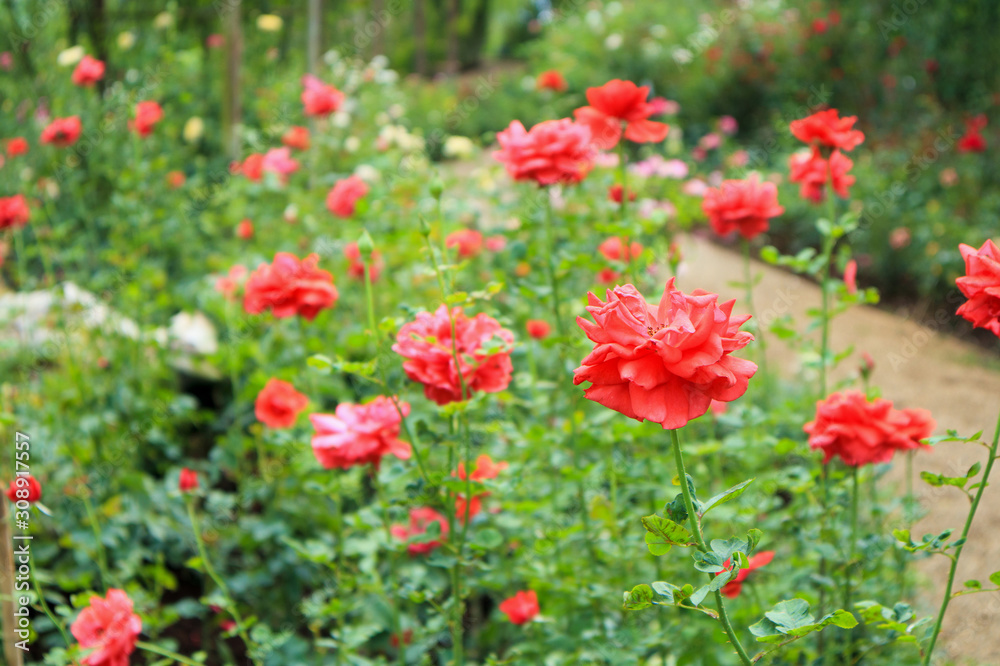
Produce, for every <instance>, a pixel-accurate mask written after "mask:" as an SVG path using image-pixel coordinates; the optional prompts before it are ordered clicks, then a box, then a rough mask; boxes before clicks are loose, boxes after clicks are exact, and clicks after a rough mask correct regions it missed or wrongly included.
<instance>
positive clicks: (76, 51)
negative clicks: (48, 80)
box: [56, 46, 84, 67]
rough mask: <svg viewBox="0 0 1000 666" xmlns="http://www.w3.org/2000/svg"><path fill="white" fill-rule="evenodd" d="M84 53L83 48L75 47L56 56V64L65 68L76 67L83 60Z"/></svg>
mask: <svg viewBox="0 0 1000 666" xmlns="http://www.w3.org/2000/svg"><path fill="white" fill-rule="evenodd" d="M83 55H84V51H83V47H82V46H73V47H70V48H68V49H66V50H65V51H63V52H61V53H60V54H59V55H58V56H56V62H57V63H59V64H60V65H61V66H63V67H69V66H70V65H75V64H76V63H78V62H80V60H82V59H83Z"/></svg>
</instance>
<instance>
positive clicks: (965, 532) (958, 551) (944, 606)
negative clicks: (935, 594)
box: [923, 415, 1000, 666]
mask: <svg viewBox="0 0 1000 666" xmlns="http://www.w3.org/2000/svg"><path fill="white" fill-rule="evenodd" d="M997 442H1000V415H998V416H997V426H996V431H995V432H994V434H993V444H992V445H991V446H990V456H989V458H988V459H987V461H986V469H984V470H983V476H982V479H980V481H979V488H978V489H977V490H976V497H975V499H973V500H972V507H971V508H970V509H969V515H968V517H967V518H966V519H965V527H964V528H963V529H962V536H961V537H959V539H958V543H960V544H961V545H959V546H958V547H956V548H955V556H954V557H953V558H952V560H951V569H950V570H949V571H948V585H947V586H946V587H945V592H944V599H942V600H941V610H940V611H938V616H937V620H936V621H935V622H934V631H933V632H932V633H931V641H930V643H929V644H928V646H927V652H926V653H925V654H924V662H923V664H924V666H928V665H929V664H930V663H931V657H932V656H933V654H934V645H935V644H936V643H937V638H938V634H939V633H941V623H942V622H944V615H945V613H946V612H947V611H948V604H949V602H951V590H952V587H953V586H954V585H955V573H956V571H957V570H958V560H959V558H960V557H962V550H963V549H964V548H965V543H966V540H967V539H968V537H969V530H970V529H971V528H972V520H973V519H974V518H975V517H976V510H977V509H978V508H979V502H980V500H982V499H983V492H984V491H985V490H986V485H987V481H989V478H990V471H992V469H993V463H994V462H996V459H997Z"/></svg>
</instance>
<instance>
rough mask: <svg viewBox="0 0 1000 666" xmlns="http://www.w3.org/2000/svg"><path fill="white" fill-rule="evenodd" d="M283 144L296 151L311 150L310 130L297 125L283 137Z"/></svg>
mask: <svg viewBox="0 0 1000 666" xmlns="http://www.w3.org/2000/svg"><path fill="white" fill-rule="evenodd" d="M281 143H283V144H285V145H286V146H288V147H289V148H294V149H295V150H309V130H308V129H306V128H305V127H300V126H299V125H295V126H294V127H290V128H289V129H288V131H287V132H285V133H284V135H283V136H282V137H281Z"/></svg>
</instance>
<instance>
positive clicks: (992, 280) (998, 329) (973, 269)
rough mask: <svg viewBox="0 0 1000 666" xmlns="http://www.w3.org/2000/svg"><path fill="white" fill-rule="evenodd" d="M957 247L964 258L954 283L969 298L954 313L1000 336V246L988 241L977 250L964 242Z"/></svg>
mask: <svg viewBox="0 0 1000 666" xmlns="http://www.w3.org/2000/svg"><path fill="white" fill-rule="evenodd" d="M958 250H959V252H961V253H962V258H963V259H965V275H964V276H962V277H960V278H958V279H957V280H955V285H956V286H957V287H958V288H959V290H960V291H961V292H962V294H963V295H964V296H965V297H966V298H968V299H969V300H968V301H966V302H965V303H963V304H962V305H961V307H959V308H958V312H957V313H956V314H958V315H959V316H960V317H965V318H966V319H967V320H968V321H969V322H970V323H971V324H972V325H973V326H975V327H977V328H985V329H987V330H989V331H991V332H992V333H993V335H997V336H1000V249H998V248H997V246H996V245H995V244H994V243H993V241H991V240H987V241H986V242H985V243H983V246H982V247H981V248H979V249H978V250H977V249H976V248H974V247H971V246H969V245H965V244H964V243H963V244H961V245H959V246H958Z"/></svg>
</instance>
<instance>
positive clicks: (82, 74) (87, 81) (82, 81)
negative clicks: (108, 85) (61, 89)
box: [72, 55, 104, 86]
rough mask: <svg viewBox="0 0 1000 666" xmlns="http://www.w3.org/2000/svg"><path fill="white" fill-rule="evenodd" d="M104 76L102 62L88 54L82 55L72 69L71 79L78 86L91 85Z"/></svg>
mask: <svg viewBox="0 0 1000 666" xmlns="http://www.w3.org/2000/svg"><path fill="white" fill-rule="evenodd" d="M102 78H104V63H103V62H101V61H100V60H98V59H97V58H91V57H90V56H89V55H85V56H83V60H81V61H80V62H79V63H77V65H76V69H74V70H73V76H72V80H73V83H74V84H75V85H78V86H92V85H94V84H95V83H97V82H98V81H100V80H101V79H102Z"/></svg>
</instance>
